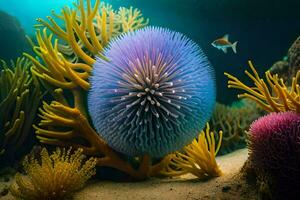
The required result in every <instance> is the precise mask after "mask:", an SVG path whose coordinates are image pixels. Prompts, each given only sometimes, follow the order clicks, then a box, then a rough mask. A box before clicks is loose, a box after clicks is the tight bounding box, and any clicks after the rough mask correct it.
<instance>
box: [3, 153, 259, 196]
mask: <svg viewBox="0 0 300 200" xmlns="http://www.w3.org/2000/svg"><path fill="white" fill-rule="evenodd" d="M247 156H248V151H247V149H241V150H238V151H235V152H233V153H230V154H227V155H225V156H220V157H218V158H217V162H218V163H219V165H220V167H221V169H222V171H223V173H224V175H223V176H221V177H219V178H214V179H210V180H207V181H199V180H197V179H195V178H194V177H192V176H191V175H190V176H189V175H186V176H183V177H180V178H172V179H171V178H165V179H158V178H151V179H149V180H146V181H142V182H125V183H124V182H112V181H101V180H99V181H91V182H90V183H89V184H88V185H87V186H86V187H85V188H84V189H82V190H81V191H79V192H77V193H76V194H75V197H74V200H98V199H99V200H135V199H137V200H202V199H203V200H255V199H258V198H257V194H256V189H255V187H254V186H251V185H248V184H247V183H246V181H245V180H244V179H243V178H241V176H240V174H239V172H240V169H241V167H242V166H243V164H244V163H245V161H246V160H247ZM4 184H6V185H7V184H8V183H3V182H0V190H1V189H2V188H3V187H4ZM0 199H1V200H12V199H14V198H13V197H12V196H11V195H10V194H8V195H6V196H3V197H0Z"/></svg>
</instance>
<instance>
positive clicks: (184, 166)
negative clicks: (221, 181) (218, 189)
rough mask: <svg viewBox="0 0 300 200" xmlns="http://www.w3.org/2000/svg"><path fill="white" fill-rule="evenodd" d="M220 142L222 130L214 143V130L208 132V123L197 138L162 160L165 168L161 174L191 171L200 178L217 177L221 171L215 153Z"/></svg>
mask: <svg viewBox="0 0 300 200" xmlns="http://www.w3.org/2000/svg"><path fill="white" fill-rule="evenodd" d="M221 142H222V131H220V132H219V141H218V144H217V145H216V141H215V136H214V132H210V127H209V124H207V127H206V130H205V131H202V132H201V133H200V134H199V136H198V140H196V139H194V140H193V142H192V143H191V144H189V145H187V146H186V147H184V148H183V152H175V153H174V154H170V155H169V156H168V158H166V159H165V160H164V162H165V163H166V166H165V168H164V169H163V170H162V171H161V174H163V175H167V176H180V175H183V174H187V173H191V174H193V175H195V176H197V177H198V178H200V179H203V178H206V177H218V176H221V175H222V172H221V170H220V168H219V166H218V164H217V162H216V155H217V153H218V151H219V149H220V146H221Z"/></svg>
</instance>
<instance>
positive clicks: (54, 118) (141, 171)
mask: <svg viewBox="0 0 300 200" xmlns="http://www.w3.org/2000/svg"><path fill="white" fill-rule="evenodd" d="M43 108H44V110H43V111H42V114H43V115H42V116H41V117H42V119H43V120H41V122H40V126H45V127H46V126H51V125H55V126H59V127H65V128H72V129H71V130H69V131H65V132H59V131H52V130H44V129H41V128H38V127H36V129H37V131H36V134H37V137H38V139H39V140H40V141H41V142H42V143H45V144H50V145H58V146H73V147H75V148H82V149H83V152H84V153H85V154H88V155H93V156H97V166H108V167H113V168H115V169H119V170H120V171H123V172H126V173H127V174H129V175H130V176H132V177H133V178H135V179H144V178H146V177H148V176H150V175H155V174H157V173H158V172H159V171H160V169H161V168H162V166H163V165H162V163H158V164H156V165H153V166H151V160H150V158H149V156H143V158H141V159H140V160H141V163H140V166H139V168H138V169H135V168H134V167H133V166H131V164H130V163H129V162H127V161H126V160H123V159H122V158H121V157H120V156H119V154H118V153H117V152H115V151H114V150H113V149H111V148H110V147H109V146H108V145H107V144H106V142H105V141H104V140H102V139H101V138H100V137H99V135H98V134H97V133H96V132H95V130H94V129H93V128H92V127H91V126H90V124H89V122H88V120H87V119H86V118H85V116H83V115H82V114H81V113H80V111H79V110H78V109H77V108H70V107H68V106H65V105H63V104H61V103H59V102H55V101H54V102H52V103H51V104H50V105H48V104H46V103H44V105H43ZM76 138H77V139H81V140H84V141H85V143H88V144H86V145H83V144H80V143H79V142H76ZM71 139H73V141H71ZM77 141H80V140H77Z"/></svg>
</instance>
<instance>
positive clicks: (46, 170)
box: [10, 148, 97, 200]
mask: <svg viewBox="0 0 300 200" xmlns="http://www.w3.org/2000/svg"><path fill="white" fill-rule="evenodd" d="M82 151H83V150H82V149H78V150H76V151H75V152H74V153H71V148H70V149H69V150H68V151H66V150H65V149H59V148H57V150H56V151H55V152H53V153H52V154H51V155H49V153H48V151H47V150H46V149H43V150H42V151H41V154H40V155H41V158H40V161H39V160H38V159H35V158H34V157H25V159H24V161H23V166H24V170H25V172H26V174H27V175H26V176H24V175H21V174H17V175H16V177H15V182H14V183H13V184H12V185H11V187H10V192H11V193H12V194H13V195H14V196H15V197H16V198H20V199H26V200H41V199H48V200H57V199H61V200H63V199H70V197H72V195H73V193H74V192H75V191H77V190H79V189H80V188H82V187H83V186H84V183H85V182H86V181H87V180H88V179H89V178H91V176H93V175H94V174H95V172H96V170H95V165H96V162H97V161H96V159H94V158H90V159H89V160H86V161H85V156H84V155H83V154H82Z"/></svg>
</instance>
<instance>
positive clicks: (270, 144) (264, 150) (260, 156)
mask: <svg viewBox="0 0 300 200" xmlns="http://www.w3.org/2000/svg"><path fill="white" fill-rule="evenodd" d="M249 149H250V157H249V158H250V160H251V163H252V164H253V166H254V167H255V168H256V169H262V170H267V171H268V172H270V173H271V174H272V175H275V176H276V177H277V178H279V179H286V180H289V181H292V180H298V181H299V178H300V116H299V115H298V114H296V113H294V112H284V113H271V114H269V115H266V116H264V117H261V118H259V119H258V120H256V121H255V122H253V124H252V125H251V128H250V131H249Z"/></svg>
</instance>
